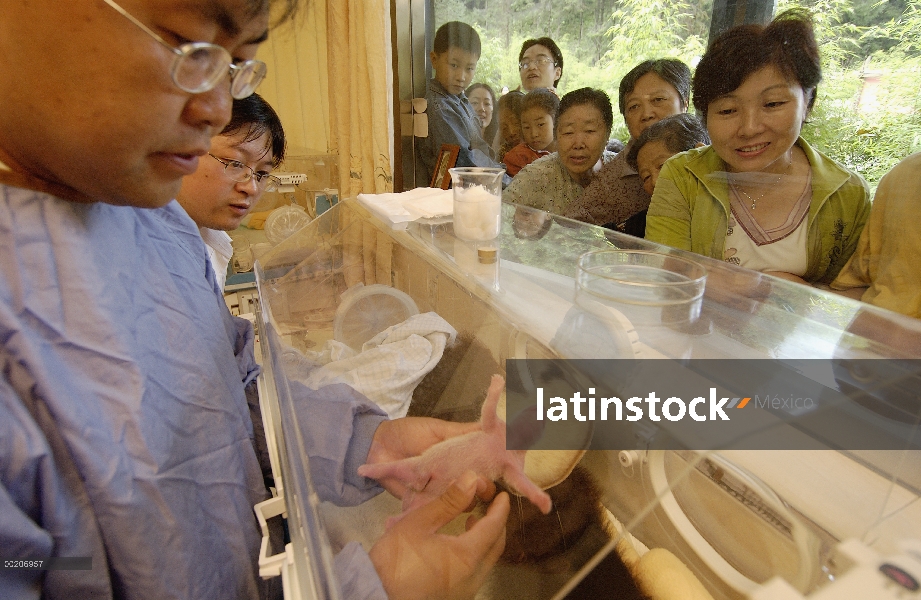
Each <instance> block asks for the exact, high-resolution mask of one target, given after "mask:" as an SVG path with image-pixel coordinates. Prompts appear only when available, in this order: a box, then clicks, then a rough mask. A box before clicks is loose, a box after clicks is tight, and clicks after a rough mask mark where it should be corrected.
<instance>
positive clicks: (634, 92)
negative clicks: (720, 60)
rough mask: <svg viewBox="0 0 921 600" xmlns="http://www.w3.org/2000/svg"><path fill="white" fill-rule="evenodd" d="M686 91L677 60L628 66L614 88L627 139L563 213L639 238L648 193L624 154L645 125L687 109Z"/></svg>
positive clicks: (687, 75) (687, 77) (684, 70)
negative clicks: (621, 148)
mask: <svg viewBox="0 0 921 600" xmlns="http://www.w3.org/2000/svg"><path fill="white" fill-rule="evenodd" d="M690 92H691V70H690V69H688V66H687V65H686V64H684V63H683V62H681V61H680V60H674V59H669V58H660V59H658V60H647V61H643V62H641V63H640V64H638V65H637V66H635V67H633V69H631V70H630V72H629V73H627V74H626V75H625V76H624V78H623V79H621V80H620V90H619V105H620V114H622V115H623V116H624V122H625V123H626V125H627V131H629V132H630V141H629V142H628V143H627V146H626V147H625V148H624V149H623V150H622V151H621V152H620V153H619V154H618V155H617V158H615V159H614V160H613V161H612V162H611V164H609V165H607V166H605V168H604V169H602V170H601V172H600V173H599V174H598V177H596V178H595V181H593V182H592V184H591V185H590V186H589V187H588V188H586V190H585V194H584V195H583V196H582V198H581V199H580V200H579V202H575V203H573V204H572V205H571V206H570V207H569V208H568V209H567V211H566V212H565V213H564V214H563V216H566V217H569V218H572V219H577V220H579V221H585V222H586V223H592V224H593V225H604V226H606V227H610V228H612V229H617V230H618V231H622V232H625V233H630V234H632V235H637V236H640V237H642V236H643V233H644V224H645V218H646V209H647V208H649V200H650V195H649V194H648V193H646V191H645V190H644V189H643V182H642V181H641V180H640V177H639V175H638V174H637V172H636V169H634V168H633V167H632V166H631V165H630V164H629V163H628V162H627V155H628V154H629V153H630V149H631V147H632V146H633V144H634V143H635V142H636V140H637V138H638V137H639V136H640V134H641V133H643V131H644V130H645V129H646V128H647V127H649V126H650V125H652V124H654V123H657V122H659V121H661V120H662V119H664V118H665V117H669V116H671V115H677V114H680V113H684V112H687V109H688V98H689V96H690Z"/></svg>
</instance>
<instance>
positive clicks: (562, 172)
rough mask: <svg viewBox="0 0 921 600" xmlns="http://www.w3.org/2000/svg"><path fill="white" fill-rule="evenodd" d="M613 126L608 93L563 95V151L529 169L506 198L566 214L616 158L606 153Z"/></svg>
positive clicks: (560, 141)
mask: <svg viewBox="0 0 921 600" xmlns="http://www.w3.org/2000/svg"><path fill="white" fill-rule="evenodd" d="M613 122H614V109H613V108H612V107H611V99H610V98H608V95H607V94H605V93H604V92H603V91H601V90H596V89H592V88H582V89H579V90H575V91H572V92H569V93H568V94H566V95H565V96H563V99H562V100H560V108H559V111H558V112H557V117H556V121H555V123H554V125H555V128H556V137H557V151H556V152H554V153H553V154H551V155H549V156H544V157H542V158H539V159H537V160H535V161H534V162H532V163H531V164H529V165H528V166H526V167H525V168H523V169H522V170H521V171H520V172H519V173H518V175H517V176H516V177H515V179H514V180H512V183H511V185H509V187H508V188H507V189H506V190H505V192H503V197H504V198H505V199H506V200H508V201H510V202H514V203H516V204H521V205H524V206H530V207H533V208H538V209H540V210H545V211H547V212H551V213H554V214H557V215H560V214H563V211H564V210H565V209H566V207H567V206H569V204H571V203H572V202H573V201H575V200H578V199H579V198H580V197H581V196H582V193H583V190H584V189H585V186H587V185H588V184H589V183H590V182H591V181H592V178H593V177H594V176H595V173H596V172H597V171H598V170H600V169H601V166H602V164H604V163H608V162H610V161H611V160H613V159H614V154H612V153H610V152H608V151H607V150H605V144H606V143H607V141H608V137H609V136H610V135H611V127H612V125H613Z"/></svg>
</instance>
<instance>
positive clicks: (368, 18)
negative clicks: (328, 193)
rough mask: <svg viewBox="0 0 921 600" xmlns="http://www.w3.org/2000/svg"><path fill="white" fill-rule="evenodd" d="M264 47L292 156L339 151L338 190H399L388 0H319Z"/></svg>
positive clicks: (264, 89)
mask: <svg viewBox="0 0 921 600" xmlns="http://www.w3.org/2000/svg"><path fill="white" fill-rule="evenodd" d="M305 8H306V10H304V11H302V13H301V14H300V15H299V16H298V17H297V18H296V19H295V21H293V22H290V23H287V24H284V25H281V26H279V27H278V28H276V29H273V30H272V32H271V34H270V36H269V41H268V42H267V43H265V44H263V46H262V47H261V48H260V50H259V58H260V60H263V61H265V63H266V64H267V65H268V66H269V74H268V75H267V77H266V81H265V82H264V83H263V84H262V85H261V86H260V88H259V93H260V94H262V95H263V96H264V97H265V98H266V100H267V101H268V102H269V103H270V104H272V106H273V107H274V108H275V110H276V111H278V114H279V116H280V117H281V120H282V123H283V124H284V127H285V133H286V136H287V137H288V155H289V156H291V157H294V156H299V155H301V156H302V155H306V154H325V153H330V154H338V156H339V186H340V188H342V189H340V197H342V198H347V197H352V196H355V195H356V194H358V193H361V192H365V193H382V192H389V191H392V190H393V171H392V164H393V157H392V153H393V139H394V135H393V108H392V107H393V69H392V62H391V57H392V53H391V45H390V44H391V42H390V4H389V0H325V1H322V0H314V1H312V2H309V3H308V4H307V6H306V7H305Z"/></svg>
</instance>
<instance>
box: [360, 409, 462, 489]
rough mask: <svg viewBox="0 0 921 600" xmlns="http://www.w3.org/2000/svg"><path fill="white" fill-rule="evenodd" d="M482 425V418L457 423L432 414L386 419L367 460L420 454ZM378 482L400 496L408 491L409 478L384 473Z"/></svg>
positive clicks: (375, 462)
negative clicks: (470, 421) (480, 421)
mask: <svg viewBox="0 0 921 600" xmlns="http://www.w3.org/2000/svg"><path fill="white" fill-rule="evenodd" d="M479 429H480V424H479V423H478V422H475V423H453V422H451V421H442V420H441V419H432V418H430V417H403V418H402V419H393V420H391V421H384V422H383V423H381V424H380V426H379V427H378V428H377V431H375V433H374V438H373V439H372V440H371V449H370V450H369V451H368V458H367V460H366V461H365V464H368V465H374V464H378V463H389V462H395V461H398V460H403V459H406V458H412V457H413V456H419V455H420V454H422V453H423V452H425V451H426V450H428V449H429V448H430V447H431V446H433V445H435V444H437V443H439V442H443V441H444V440H447V439H449V438H452V437H457V436H459V435H464V434H467V433H470V432H473V431H478V430H479ZM378 482H379V483H380V484H381V485H382V486H383V487H384V489H385V490H387V491H388V492H390V493H391V494H393V495H394V496H396V497H397V498H402V497H403V494H405V493H406V490H407V486H406V484H405V482H404V481H402V480H401V479H398V478H396V477H383V478H381V479H379V480H378Z"/></svg>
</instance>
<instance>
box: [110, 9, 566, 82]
mask: <svg viewBox="0 0 921 600" xmlns="http://www.w3.org/2000/svg"><path fill="white" fill-rule="evenodd" d="M106 1H108V0H106ZM532 62H533V63H534V66H536V67H537V68H538V69H539V68H541V67H546V66H547V65H550V64H552V65H553V66H554V67H555V66H556V62H554V60H553V59H552V58H547V57H546V56H540V57H538V58H535V59H533V60H525V61H522V62H520V63H518V70H520V71H527V70H528V69H530V68H531V63H532Z"/></svg>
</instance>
